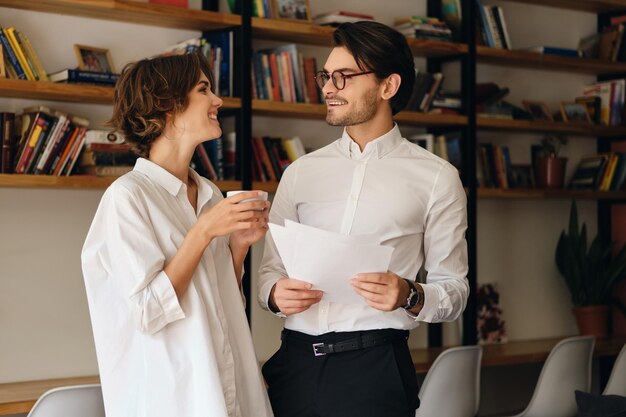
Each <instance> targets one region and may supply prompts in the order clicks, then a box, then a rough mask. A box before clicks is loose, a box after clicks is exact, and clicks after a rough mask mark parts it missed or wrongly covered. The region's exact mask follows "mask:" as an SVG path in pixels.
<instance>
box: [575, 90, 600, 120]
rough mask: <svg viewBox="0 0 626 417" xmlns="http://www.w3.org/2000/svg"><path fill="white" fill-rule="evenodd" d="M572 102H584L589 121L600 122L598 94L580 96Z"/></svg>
mask: <svg viewBox="0 0 626 417" xmlns="http://www.w3.org/2000/svg"><path fill="white" fill-rule="evenodd" d="M574 102H576V103H579V104H584V105H585V107H587V113H588V114H589V118H590V119H591V122H592V123H594V124H597V125H599V124H600V110H601V105H602V100H601V99H600V97H598V96H580V97H576V98H575V99H574Z"/></svg>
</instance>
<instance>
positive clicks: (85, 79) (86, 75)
mask: <svg viewBox="0 0 626 417" xmlns="http://www.w3.org/2000/svg"><path fill="white" fill-rule="evenodd" d="M119 77H120V76H119V74H113V73H110V72H96V71H83V70H79V69H72V68H66V69H64V70H61V71H57V72H53V73H51V74H49V75H48V79H49V80H50V81H51V82H54V83H88V84H102V85H110V86H113V85H115V83H116V82H117V80H118V79H119Z"/></svg>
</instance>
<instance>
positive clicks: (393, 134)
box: [339, 123, 403, 159]
mask: <svg viewBox="0 0 626 417" xmlns="http://www.w3.org/2000/svg"><path fill="white" fill-rule="evenodd" d="M402 140H403V139H402V134H401V133H400V129H399V128H398V125H397V123H394V124H393V128H392V129H391V130H390V131H389V132H387V133H385V134H384V135H382V136H379V137H378V138H376V139H374V140H372V141H370V142H368V143H367V145H365V149H363V152H361V150H360V149H359V145H358V144H357V143H356V142H355V141H354V140H353V139H352V138H351V137H350V135H349V134H348V129H346V128H344V129H343V135H341V139H339V150H340V151H341V153H342V154H343V155H344V156H345V157H346V158H349V159H352V158H357V159H360V158H362V157H366V156H368V155H369V156H371V154H372V153H374V155H376V156H377V157H378V159H381V158H382V157H384V156H385V155H386V154H388V153H389V152H391V151H392V150H393V149H395V147H396V146H398V144H399V143H400V142H402Z"/></svg>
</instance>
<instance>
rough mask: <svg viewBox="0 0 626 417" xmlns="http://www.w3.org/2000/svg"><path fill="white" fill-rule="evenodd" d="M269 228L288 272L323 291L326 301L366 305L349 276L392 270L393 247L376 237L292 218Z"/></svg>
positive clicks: (291, 275)
mask: <svg viewBox="0 0 626 417" xmlns="http://www.w3.org/2000/svg"><path fill="white" fill-rule="evenodd" d="M269 227H270V232H271V233H272V238H273V239H274V243H275V244H276V247H277V249H278V253H279V255H280V257H281V259H282V260H283V265H284V266H285V269H286V270H287V275H288V276H289V277H290V278H295V279H298V280H301V281H306V282H309V283H311V284H313V288H315V289H319V290H322V291H324V297H323V299H325V300H327V301H332V302H336V303H343V304H365V301H364V300H363V297H361V296H360V295H359V294H357V293H356V292H355V291H354V289H353V288H352V285H350V279H351V278H353V277H354V276H355V275H356V274H358V273H360V272H387V270H388V269H389V263H390V261H391V256H392V254H393V250H394V249H393V248H392V247H389V246H382V245H379V244H378V243H377V242H376V241H375V239H374V238H373V236H365V237H359V236H348V235H341V234H338V233H332V232H328V231H325V230H320V229H317V228H314V227H311V226H305V225H301V224H299V223H295V222H291V221H286V222H285V227H282V226H278V225H276V224H270V225H269Z"/></svg>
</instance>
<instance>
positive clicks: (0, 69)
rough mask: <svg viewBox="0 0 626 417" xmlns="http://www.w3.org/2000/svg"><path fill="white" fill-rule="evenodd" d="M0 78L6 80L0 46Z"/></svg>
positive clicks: (0, 47)
mask: <svg viewBox="0 0 626 417" xmlns="http://www.w3.org/2000/svg"><path fill="white" fill-rule="evenodd" d="M0 78H7V73H6V71H5V70H4V52H3V49H2V46H0Z"/></svg>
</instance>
